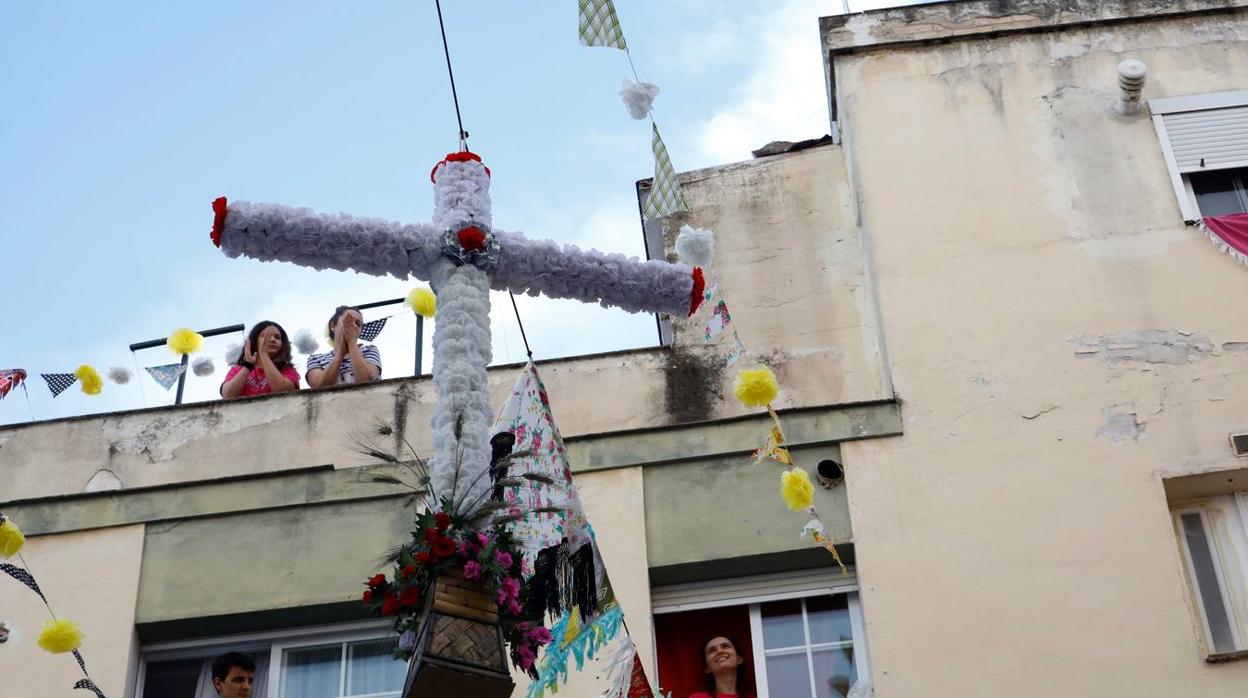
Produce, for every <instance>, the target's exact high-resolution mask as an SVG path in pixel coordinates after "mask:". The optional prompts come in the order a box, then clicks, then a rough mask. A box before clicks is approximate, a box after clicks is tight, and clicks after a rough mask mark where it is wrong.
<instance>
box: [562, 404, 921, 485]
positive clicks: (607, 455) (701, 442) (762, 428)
mask: <svg viewBox="0 0 1248 698" xmlns="http://www.w3.org/2000/svg"><path fill="white" fill-rule="evenodd" d="M779 414H780V415H781V418H782V421H783V422H784V428H785V436H786V437H787V438H788V439H789V446H791V447H793V448H800V447H804V446H820V445H825V444H832V443H839V442H842V441H854V440H857V439H873V438H879V437H884V436H897V435H899V434H901V432H902V424H901V412H900V409H899V408H898V406H897V403H895V402H891V401H882V402H872V403H860V404H857V405H838V406H833V407H811V408H803V409H795V410H782V411H780V412H779ZM770 419H771V418H770V417H769V416H767V414H765V413H764V414H759V415H750V416H746V417H735V418H731V419H720V420H715V421H712V422H700V423H697V424H682V425H678V426H666V427H657V428H654V429H637V430H633V431H627V432H611V433H606V434H589V435H585V436H577V437H571V438H568V439H565V442H566V444H567V447H568V458H569V460H570V461H571V463H572V472H574V473H579V472H589V471H594V470H606V469H610V468H627V467H632V466H637V465H645V466H654V465H663V464H667V463H679V462H682V461H693V460H699V459H704V458H713V457H719V456H732V455H738V454H742V453H751V452H753V451H754V450H755V449H757V448H758V447H759V446H761V445H762V439H763V438H764V437H766V435H767V430H768V429H769V426H768V425H769V424H770Z"/></svg>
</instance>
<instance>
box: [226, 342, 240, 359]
mask: <svg viewBox="0 0 1248 698" xmlns="http://www.w3.org/2000/svg"><path fill="white" fill-rule="evenodd" d="M242 353H243V345H241V344H239V343H238V342H230V343H229V344H227V345H225V362H226V363H229V364H236V363H238V361H239V359H242V358H243V357H242Z"/></svg>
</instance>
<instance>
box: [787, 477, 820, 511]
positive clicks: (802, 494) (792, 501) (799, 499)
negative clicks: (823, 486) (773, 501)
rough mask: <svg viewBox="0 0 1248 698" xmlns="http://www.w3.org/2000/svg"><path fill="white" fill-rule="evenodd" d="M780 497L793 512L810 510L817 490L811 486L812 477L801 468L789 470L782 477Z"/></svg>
mask: <svg viewBox="0 0 1248 698" xmlns="http://www.w3.org/2000/svg"><path fill="white" fill-rule="evenodd" d="M780 496H781V497H784V503H785V504H788V505H789V508H790V509H792V510H793V511H802V510H803V509H809V508H810V505H811V504H812V503H813V502H814V496H815V489H814V488H813V487H811V486H810V476H809V475H807V474H806V471H805V470H802V469H801V468H789V469H788V470H786V471H784V473H783V474H782V475H780Z"/></svg>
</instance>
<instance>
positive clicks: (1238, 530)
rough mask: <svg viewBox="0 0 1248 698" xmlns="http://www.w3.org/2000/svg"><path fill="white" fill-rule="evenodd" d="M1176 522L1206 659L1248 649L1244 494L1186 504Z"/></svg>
mask: <svg viewBox="0 0 1248 698" xmlns="http://www.w3.org/2000/svg"><path fill="white" fill-rule="evenodd" d="M1174 521H1175V531H1176V533H1177V535H1178V538H1179V548H1180V550H1181V551H1182V554H1183V563H1184V566H1185V567H1186V571H1187V578H1188V583H1189V589H1190V592H1191V597H1192V600H1193V606H1194V608H1195V610H1196V613H1197V615H1198V616H1199V617H1200V626H1201V628H1202V630H1203V635H1204V638H1203V639H1204V646H1205V654H1206V655H1207V656H1210V657H1215V658H1216V656H1217V655H1225V654H1228V653H1232V652H1240V651H1243V650H1245V649H1248V600H1246V592H1248V493H1244V492H1240V493H1237V494H1230V495H1218V496H1215V497H1208V498H1205V499H1202V500H1198V501H1195V502H1188V503H1186V504H1185V506H1183V507H1181V508H1178V509H1176V510H1175V511H1174Z"/></svg>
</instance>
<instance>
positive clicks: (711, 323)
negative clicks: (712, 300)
mask: <svg viewBox="0 0 1248 698" xmlns="http://www.w3.org/2000/svg"><path fill="white" fill-rule="evenodd" d="M731 322H732V316H731V315H729V314H728V304H727V303H724V302H723V301H722V300H721V301H720V302H718V303H716V304H715V309H714V310H712V311H711V318H710V320H708V321H707V323H706V327H705V328H703V332H702V333H703V335H704V336H703V339H704V340H705V341H708V342H709V341H711V340H712V339H715V338H716V337H718V336H719V335H721V334H723V333H724V330H725V329H727V328H728V324H729V323H731Z"/></svg>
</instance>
